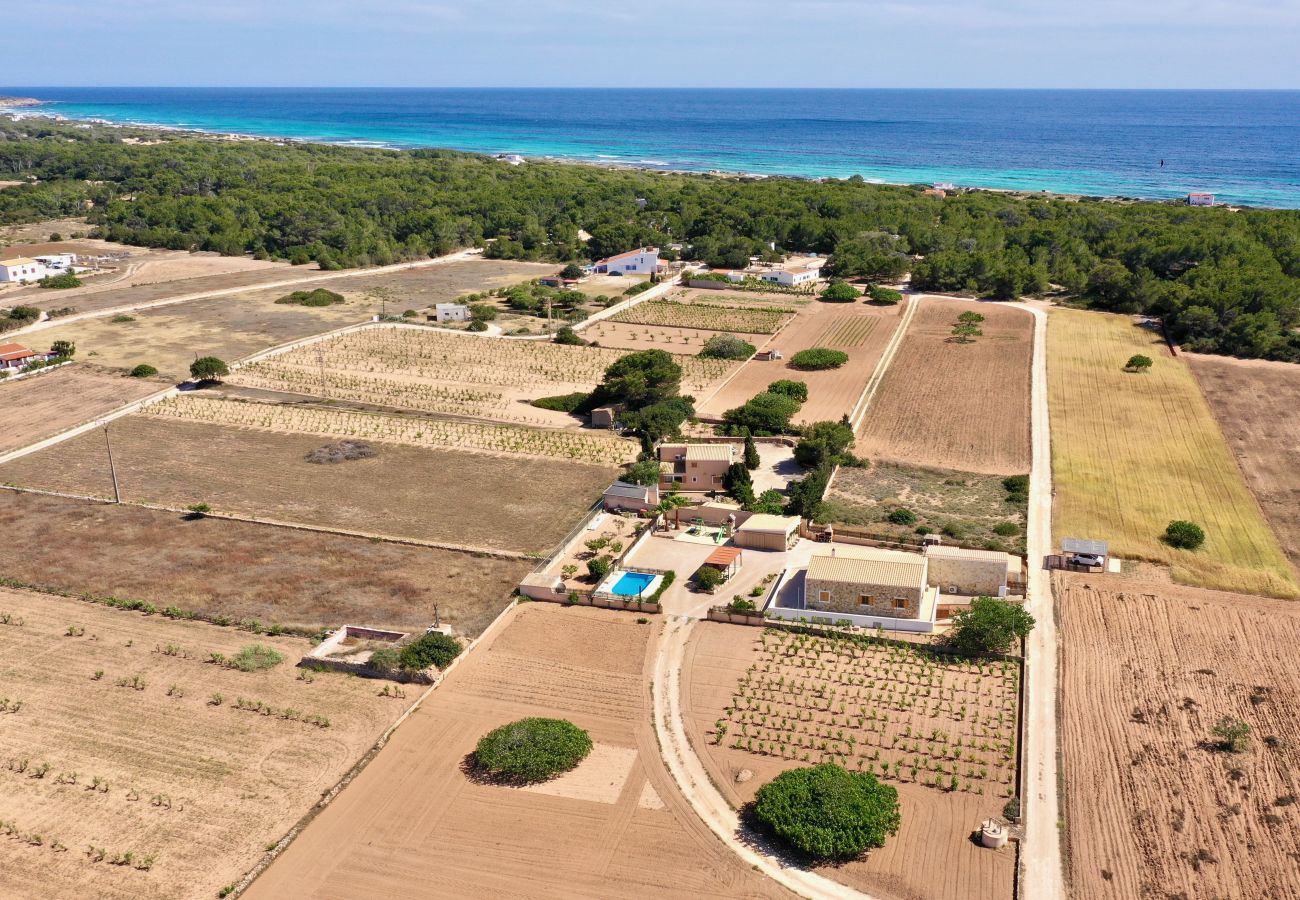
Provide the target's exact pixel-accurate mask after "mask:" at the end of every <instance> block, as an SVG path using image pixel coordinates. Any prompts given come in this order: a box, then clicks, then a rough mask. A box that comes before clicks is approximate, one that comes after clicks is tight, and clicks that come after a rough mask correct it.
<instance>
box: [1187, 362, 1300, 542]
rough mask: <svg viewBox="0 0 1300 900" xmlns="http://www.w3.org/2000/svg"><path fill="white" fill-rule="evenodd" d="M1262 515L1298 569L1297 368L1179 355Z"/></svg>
mask: <svg viewBox="0 0 1300 900" xmlns="http://www.w3.org/2000/svg"><path fill="white" fill-rule="evenodd" d="M1183 359H1185V360H1186V361H1187V363H1188V364H1189V365H1190V366H1191V367H1192V373H1193V374H1195V375H1196V380H1197V382H1198V383H1199V384H1200V386H1201V391H1202V392H1203V393H1204V394H1205V399H1206V400H1208V401H1209V402H1210V409H1211V410H1213V412H1214V416H1215V418H1216V419H1218V422H1219V427H1220V428H1222V429H1223V433H1224V436H1225V437H1226V438H1227V440H1228V447H1229V448H1230V449H1231V450H1232V454H1233V456H1235V457H1236V458H1237V465H1239V466H1240V467H1241V470H1242V472H1243V473H1244V474H1245V476H1246V483H1247V484H1248V485H1250V489H1251V491H1253V492H1254V494H1255V498H1256V499H1257V500H1258V501H1259V505H1260V506H1261V507H1263V510H1264V515H1265V517H1266V518H1267V519H1268V521H1269V524H1270V525H1272V526H1273V530H1274V531H1276V532H1277V536H1278V539H1279V540H1280V541H1281V542H1282V549H1283V551H1285V552H1286V554H1287V556H1288V557H1290V559H1291V563H1292V564H1293V565H1295V566H1300V366H1297V365H1294V364H1292V363H1281V362H1267V361H1265V360H1262V359H1232V358H1230V357H1226V356H1201V355H1199V354H1195V353H1187V354H1183Z"/></svg>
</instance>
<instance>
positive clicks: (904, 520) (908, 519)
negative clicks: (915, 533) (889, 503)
mask: <svg viewBox="0 0 1300 900" xmlns="http://www.w3.org/2000/svg"><path fill="white" fill-rule="evenodd" d="M885 518H886V519H888V520H889V521H890V523H892V524H894V525H915V524H916V513H914V512H912V511H911V510H910V509H904V508H903V507H901V506H900V507H899V508H898V509H891V510H890V511H889V515H887V516H885Z"/></svg>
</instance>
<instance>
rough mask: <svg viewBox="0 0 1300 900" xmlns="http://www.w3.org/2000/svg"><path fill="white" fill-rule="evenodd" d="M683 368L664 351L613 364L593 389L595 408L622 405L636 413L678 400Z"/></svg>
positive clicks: (645, 351)
mask: <svg viewBox="0 0 1300 900" xmlns="http://www.w3.org/2000/svg"><path fill="white" fill-rule="evenodd" d="M681 383H682V367H681V366H679V365H678V364H677V363H676V362H675V361H674V360H673V358H672V355H671V354H669V353H667V352H665V351H663V350H642V351H640V352H637V353H629V354H628V355H627V356H624V357H622V358H621V359H618V360H616V361H614V362H613V363H612V364H611V365H610V366H609V368H607V369H606V370H605V379H604V381H602V382H601V384H600V385H599V386H598V387H597V388H596V395H597V396H596V400H597V402H596V405H597V406H600V405H604V404H606V403H625V404H627V408H628V409H631V410H638V409H640V408H641V407H643V406H649V405H650V404H652V403H659V402H660V401H663V400H667V399H669V398H671V397H675V396H677V391H678V389H679V388H680V387H681Z"/></svg>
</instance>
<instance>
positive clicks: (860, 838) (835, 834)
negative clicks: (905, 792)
mask: <svg viewBox="0 0 1300 900" xmlns="http://www.w3.org/2000/svg"><path fill="white" fill-rule="evenodd" d="M754 815H755V817H756V818H757V819H758V820H759V821H760V822H762V823H763V824H764V825H765V826H766V827H767V828H768V829H770V830H771V831H772V833H773V834H775V835H776V836H777V837H779V838H781V839H782V840H784V841H785V842H786V843H787V844H789V845H790V846H791V847H793V848H795V849H796V850H798V851H799V852H801V853H804V854H807V855H808V856H810V857H812V858H814V859H824V860H835V859H853V858H855V857H857V856H860V855H861V854H862V853H864V852H865V851H867V850H870V849H873V848H877V847H883V846H884V845H885V841H886V840H887V839H888V838H889V837H890V836H892V835H895V834H897V833H898V829H899V828H900V827H901V826H902V823H903V817H902V812H901V810H900V807H899V804H898V791H897V790H895V789H894V788H892V787H890V786H889V785H884V784H881V783H880V782H879V781H877V780H876V778H875V776H874V775H872V774H870V773H869V772H849V771H847V770H845V769H843V768H841V767H840V766H837V765H834V764H832V763H823V764H822V765H819V766H813V767H812V768H806V769H791V770H789V771H787V772H782V773H781V774H780V775H778V776H777V777H776V778H774V779H772V780H771V781H770V782H768V783H767V784H765V785H763V786H762V787H761V788H759V789H758V793H757V795H756V796H755V798H754Z"/></svg>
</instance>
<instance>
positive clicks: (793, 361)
mask: <svg viewBox="0 0 1300 900" xmlns="http://www.w3.org/2000/svg"><path fill="white" fill-rule="evenodd" d="M848 361H849V355H848V354H847V353H845V352H844V351H843V350H830V349H828V348H826V347H809V348H808V349H807V350H800V351H799V352H798V353H796V354H795V355H794V356H792V357H790V368H792V369H805V370H816V369H838V368H839V367H840V366H842V365H844V364H845V363H846V362H848Z"/></svg>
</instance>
